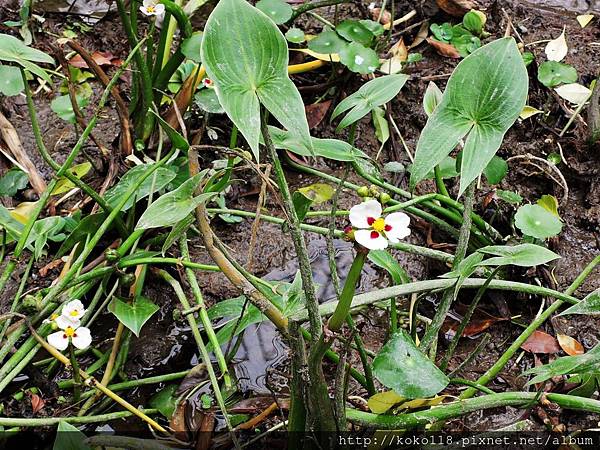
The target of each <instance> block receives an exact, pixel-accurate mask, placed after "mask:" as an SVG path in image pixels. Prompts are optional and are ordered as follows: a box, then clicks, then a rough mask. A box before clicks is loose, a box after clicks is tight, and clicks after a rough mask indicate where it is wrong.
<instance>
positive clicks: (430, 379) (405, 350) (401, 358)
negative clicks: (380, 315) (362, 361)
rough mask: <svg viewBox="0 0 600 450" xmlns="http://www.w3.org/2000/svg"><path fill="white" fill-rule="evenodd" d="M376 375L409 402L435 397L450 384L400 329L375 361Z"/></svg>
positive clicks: (380, 351) (374, 372) (374, 371)
mask: <svg viewBox="0 0 600 450" xmlns="http://www.w3.org/2000/svg"><path fill="white" fill-rule="evenodd" d="M373 374H374V375H375V376H376V377H377V379H378V380H379V381H380V382H381V383H382V384H383V385H384V386H386V387H388V388H390V389H393V390H394V391H395V392H396V393H397V394H398V395H401V396H403V397H406V398H408V399H413V398H427V397H431V396H433V395H435V394H437V393H438V392H440V391H441V390H442V389H444V388H445V387H446V386H447V385H448V383H449V380H448V377H447V376H446V375H444V373H443V372H442V371H441V370H440V369H438V368H437V366H436V365H435V364H433V362H431V360H430V359H429V358H427V356H425V355H424V354H423V353H422V352H421V351H420V350H419V349H418V348H417V346H416V345H415V344H414V342H413V341H412V339H411V338H410V336H409V335H408V334H407V333H406V332H405V331H404V330H399V331H398V332H396V333H395V334H393V335H392V337H391V338H390V340H389V341H388V342H387V343H386V344H385V345H384V346H383V347H382V348H381V350H379V353H377V356H376V357H375V359H374V360H373Z"/></svg>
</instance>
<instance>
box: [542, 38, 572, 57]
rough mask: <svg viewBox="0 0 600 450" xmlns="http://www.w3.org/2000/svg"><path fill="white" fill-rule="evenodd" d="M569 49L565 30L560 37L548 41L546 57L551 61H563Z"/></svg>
mask: <svg viewBox="0 0 600 450" xmlns="http://www.w3.org/2000/svg"><path fill="white" fill-rule="evenodd" d="M568 50H569V48H568V47H567V40H566V39H565V31H564V30H563V32H562V33H561V34H560V36H559V37H557V38H556V39H553V40H551V41H550V42H548V44H547V45H546V49H545V52H546V57H547V58H548V59H549V60H550V61H562V60H563V58H564V57H565V56H567V52H568Z"/></svg>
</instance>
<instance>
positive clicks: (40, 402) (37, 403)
mask: <svg viewBox="0 0 600 450" xmlns="http://www.w3.org/2000/svg"><path fill="white" fill-rule="evenodd" d="M29 397H30V399H31V410H32V411H33V414H37V413H38V412H40V411H41V409H42V408H43V407H44V405H45V404H46V402H44V399H43V398H42V397H40V396H39V395H37V394H30V396H29Z"/></svg>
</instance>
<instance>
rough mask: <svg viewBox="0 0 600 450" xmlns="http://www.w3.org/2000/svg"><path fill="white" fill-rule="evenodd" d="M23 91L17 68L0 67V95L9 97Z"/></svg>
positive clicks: (23, 87)
mask: <svg viewBox="0 0 600 450" xmlns="http://www.w3.org/2000/svg"><path fill="white" fill-rule="evenodd" d="M24 89H25V85H24V84H23V77H22V76H21V71H20V70H19V68H18V67H12V66H6V65H4V66H3V65H0V94H3V95H6V96H7V97H11V96H13V95H18V94H20V93H21V92H23V90H24Z"/></svg>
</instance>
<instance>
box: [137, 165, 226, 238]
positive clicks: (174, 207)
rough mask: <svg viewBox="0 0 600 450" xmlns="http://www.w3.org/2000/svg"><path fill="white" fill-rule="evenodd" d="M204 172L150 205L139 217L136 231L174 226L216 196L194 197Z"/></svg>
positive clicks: (212, 193)
mask: <svg viewBox="0 0 600 450" xmlns="http://www.w3.org/2000/svg"><path fill="white" fill-rule="evenodd" d="M204 175H205V172H202V173H199V174H198V175H196V176H194V177H192V178H190V179H189V180H187V181H186V182H185V183H183V184H182V185H181V186H179V187H178V188H177V189H175V190H174V191H171V192H169V193H167V194H165V195H163V196H161V197H160V198H158V199H157V200H156V201H155V202H154V203H152V204H151V205H150V207H149V208H148V209H146V211H144V213H143V214H142V217H140V220H139V221H138V223H137V225H136V226H135V228H136V230H147V229H149V228H160V227H168V226H172V225H175V224H176V223H177V222H179V221H181V220H183V219H185V217H186V216H187V215H188V214H190V213H191V212H192V211H193V210H194V209H195V208H196V207H197V206H198V205H200V204H201V203H204V202H206V201H207V200H209V199H211V198H212V197H214V196H215V195H216V192H209V193H205V194H200V195H198V196H197V197H194V191H195V190H196V187H197V186H198V184H199V183H200V181H201V180H202V178H203V177H204Z"/></svg>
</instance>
